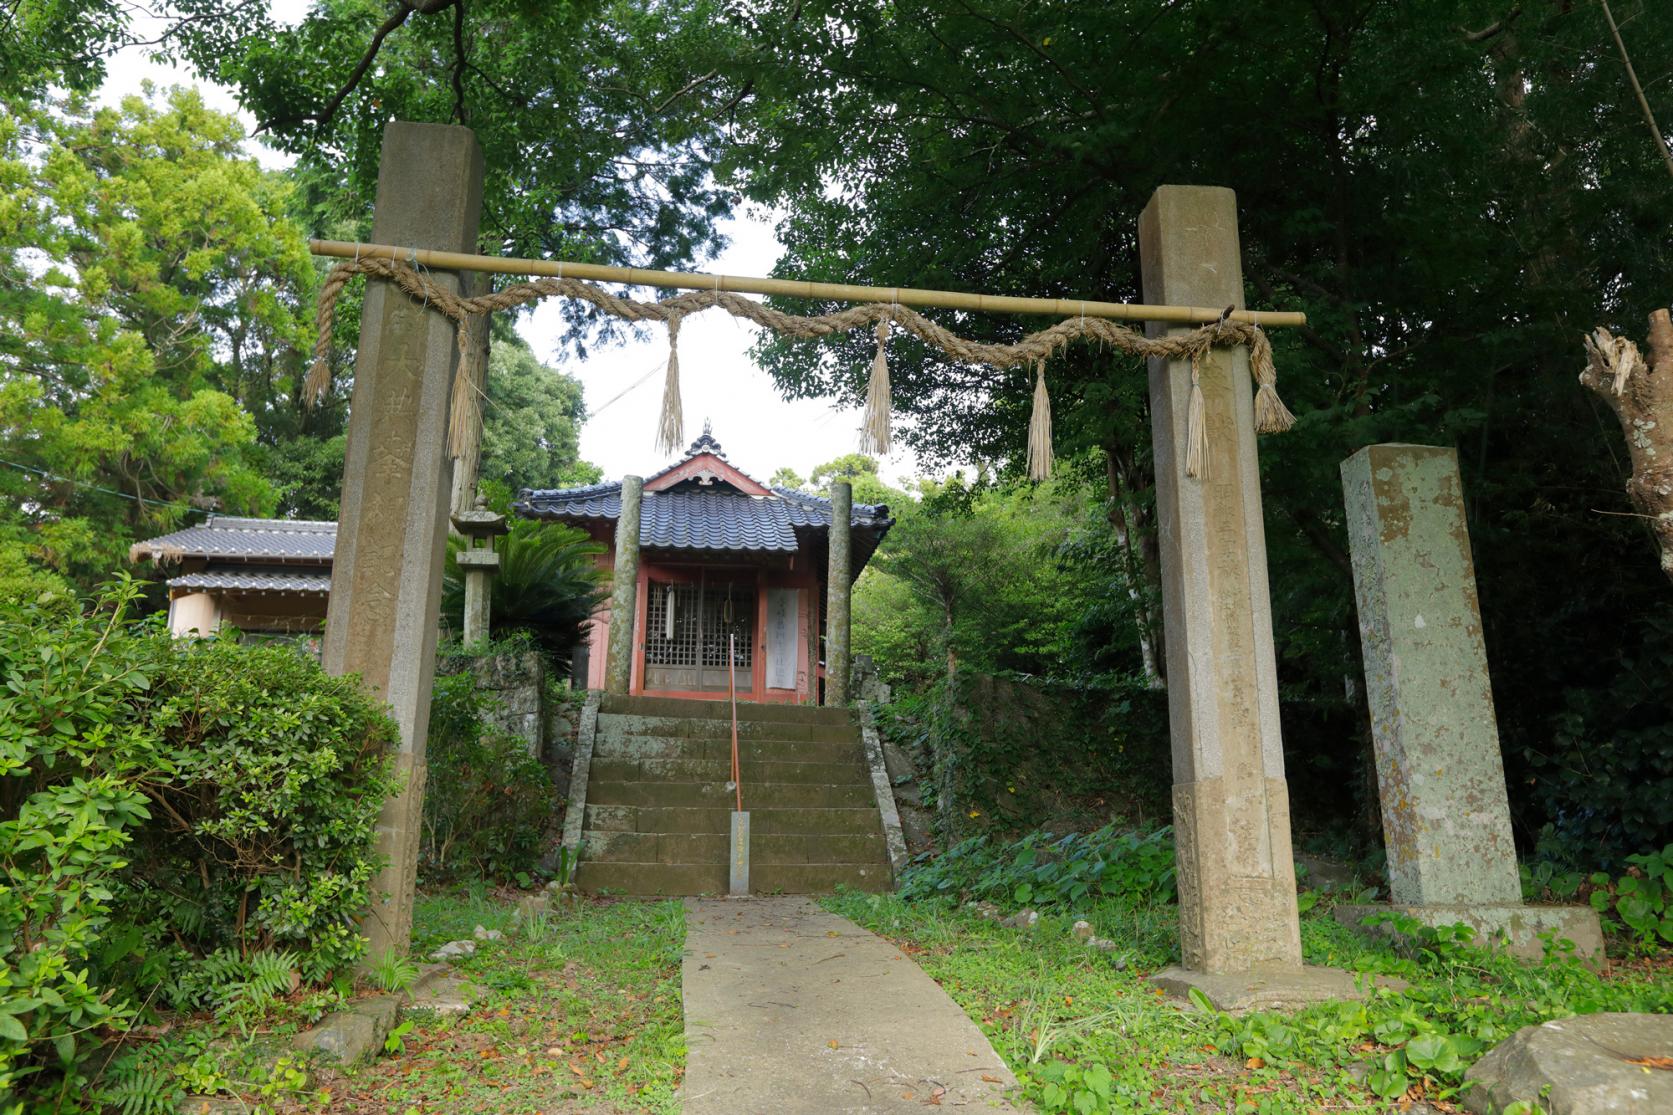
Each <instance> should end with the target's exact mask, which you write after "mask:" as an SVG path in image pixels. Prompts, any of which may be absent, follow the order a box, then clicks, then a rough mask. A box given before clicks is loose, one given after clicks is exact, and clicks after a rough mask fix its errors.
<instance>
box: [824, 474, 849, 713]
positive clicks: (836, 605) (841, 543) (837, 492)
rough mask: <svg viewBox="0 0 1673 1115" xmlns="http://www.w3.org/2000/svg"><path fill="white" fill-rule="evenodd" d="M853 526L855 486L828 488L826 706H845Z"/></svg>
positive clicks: (838, 483)
mask: <svg viewBox="0 0 1673 1115" xmlns="http://www.w3.org/2000/svg"><path fill="white" fill-rule="evenodd" d="M853 522H854V486H853V485H852V484H850V483H849V482H848V481H846V480H838V481H836V482H835V483H833V484H832V485H831V536H830V537H831V544H830V565H829V567H828V573H827V583H826V586H825V591H826V592H827V593H828V594H829V599H830V603H829V604H828V605H827V607H826V615H825V623H826V628H827V629H826V631H825V704H826V705H829V706H831V707H834V708H841V707H842V706H843V705H846V704H847V703H848V615H849V609H848V601H849V597H850V595H851V594H852V593H853V591H854V578H853V575H852V572H851V568H852V567H851V565H850V563H849V553H850V550H851V549H852V547H851V546H850V542H851V540H852V539H851V536H850V532H851V531H852V529H853Z"/></svg>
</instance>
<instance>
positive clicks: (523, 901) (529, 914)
mask: <svg viewBox="0 0 1673 1115" xmlns="http://www.w3.org/2000/svg"><path fill="white" fill-rule="evenodd" d="M551 912H552V902H551V898H550V892H548V891H540V892H538V893H536V894H528V895H524V896H523V897H522V898H519V899H518V900H517V920H519V921H533V920H534V919H535V918H538V917H542V916H544V915H546V914H549V913H551Z"/></svg>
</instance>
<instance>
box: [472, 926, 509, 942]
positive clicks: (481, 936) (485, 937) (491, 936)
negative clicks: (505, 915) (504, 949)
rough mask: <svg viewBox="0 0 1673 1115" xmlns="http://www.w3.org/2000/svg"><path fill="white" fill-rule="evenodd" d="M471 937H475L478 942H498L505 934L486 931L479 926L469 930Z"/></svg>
mask: <svg viewBox="0 0 1673 1115" xmlns="http://www.w3.org/2000/svg"><path fill="white" fill-rule="evenodd" d="M471 936H473V937H475V938H476V939H477V940H479V941H498V940H500V939H501V938H503V937H504V936H505V934H504V933H501V932H500V931H499V930H498V929H488V928H485V927H484V926H480V925H479V926H477V927H476V928H475V929H473V930H471Z"/></svg>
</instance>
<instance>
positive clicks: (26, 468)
mask: <svg viewBox="0 0 1673 1115" xmlns="http://www.w3.org/2000/svg"><path fill="white" fill-rule="evenodd" d="M0 465H5V466H7V467H8V468H15V469H17V470H18V471H19V472H32V473H34V474H35V475H36V476H43V477H45V478H46V479H48V480H51V481H53V482H54V483H57V484H69V485H71V486H72V487H76V488H82V489H85V490H87V491H92V492H103V493H104V494H105V495H107V496H119V497H121V498H122V499H126V500H132V501H133V502H135V503H143V504H145V505H146V506H147V507H175V508H179V509H180V510H182V511H200V512H202V513H203V514H205V515H208V514H210V512H209V510H208V509H207V508H203V507H194V506H192V505H191V504H189V503H174V502H172V501H170V500H164V499H142V498H140V497H139V496H136V495H134V494H133V493H132V492H119V491H117V490H116V489H115V488H102V487H100V486H99V485H97V484H87V483H84V482H82V481H80V480H71V479H70V478H69V477H68V476H58V475H57V474H55V473H51V472H47V471H46V470H45V469H39V468H35V467H34V466H33V465H20V464H18V463H17V462H16V461H8V460H5V459H4V458H0Z"/></svg>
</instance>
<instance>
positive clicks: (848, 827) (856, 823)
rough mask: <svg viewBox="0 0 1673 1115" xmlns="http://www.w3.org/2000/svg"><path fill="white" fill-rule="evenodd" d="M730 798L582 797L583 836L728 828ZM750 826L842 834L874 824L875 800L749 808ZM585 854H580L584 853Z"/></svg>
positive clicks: (761, 832) (758, 830) (767, 831)
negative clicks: (619, 801) (683, 801)
mask: <svg viewBox="0 0 1673 1115" xmlns="http://www.w3.org/2000/svg"><path fill="white" fill-rule="evenodd" d="M731 813H732V808H731V805H730V804H727V805H716V806H672V807H659V806H637V805H594V804H593V803H592V802H590V801H589V802H588V803H587V812H586V823H585V836H591V835H593V834H594V833H600V832H684V833H720V834H721V835H725V834H726V833H728V832H730V831H731V829H730V825H731V823H732V822H731ZM749 826H750V829H751V831H752V832H753V833H754V835H756V836H765V835H777V834H779V833H784V834H787V835H819V834H821V833H823V834H826V835H831V836H839V835H846V834H849V833H866V832H871V831H872V830H873V829H875V828H877V827H878V819H877V809H876V807H875V806H861V807H848V808H838V809H752V810H750V814H749ZM583 858H584V857H583Z"/></svg>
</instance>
